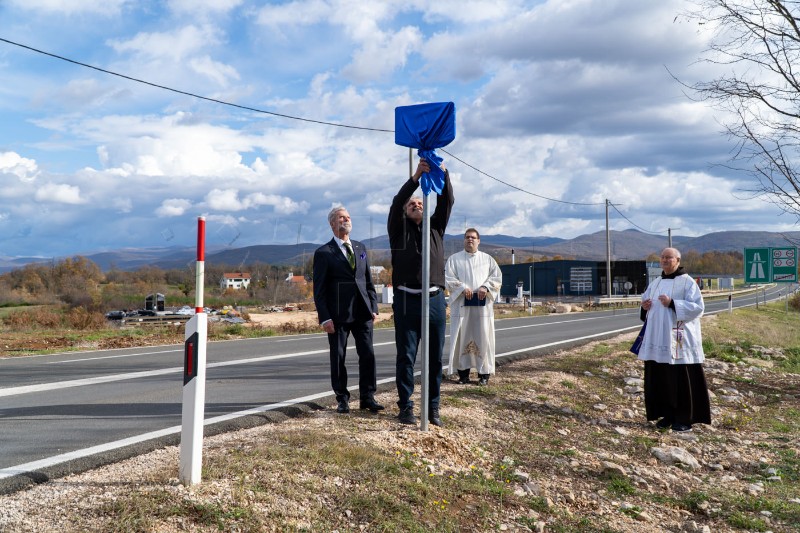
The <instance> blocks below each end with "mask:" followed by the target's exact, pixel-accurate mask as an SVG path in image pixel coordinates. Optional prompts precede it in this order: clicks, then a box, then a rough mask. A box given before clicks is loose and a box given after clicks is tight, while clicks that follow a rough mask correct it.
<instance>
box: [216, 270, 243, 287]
mask: <svg viewBox="0 0 800 533" xmlns="http://www.w3.org/2000/svg"><path fill="white" fill-rule="evenodd" d="M219 286H220V287H222V288H223V289H246V288H247V287H249V286H250V274H249V273H248V272H225V273H224V274H222V280H221V281H220V282H219Z"/></svg>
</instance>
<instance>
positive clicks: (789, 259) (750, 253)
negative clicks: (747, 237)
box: [744, 246, 797, 283]
mask: <svg viewBox="0 0 800 533" xmlns="http://www.w3.org/2000/svg"><path fill="white" fill-rule="evenodd" d="M796 281H797V248H796V247H793V246H785V247H782V248H745V249H744V282H745V283H795V282H796Z"/></svg>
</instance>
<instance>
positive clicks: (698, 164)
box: [0, 0, 792, 256]
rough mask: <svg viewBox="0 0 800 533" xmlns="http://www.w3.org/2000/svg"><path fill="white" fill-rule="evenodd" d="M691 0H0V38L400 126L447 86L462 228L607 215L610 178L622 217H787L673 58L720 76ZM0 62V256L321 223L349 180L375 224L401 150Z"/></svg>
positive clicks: (561, 222)
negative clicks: (689, 19)
mask: <svg viewBox="0 0 800 533" xmlns="http://www.w3.org/2000/svg"><path fill="white" fill-rule="evenodd" d="M689 7H690V4H689V3H688V2H685V1H683V0H665V1H663V2H641V1H638V0H571V1H569V2H566V1H563V0H539V1H524V0H508V1H500V2H497V1H494V2H489V1H480V0H472V1H470V0H467V1H455V0H442V1H438V2H434V1H433V0H409V1H403V2H401V1H399V0H387V1H381V2H378V1H375V2H356V1H354V0H307V1H303V0H297V1H293V2H271V3H267V4H265V3H263V2H256V1H248V0H205V1H202V2H189V1H188V0H172V1H170V2H164V3H155V4H153V3H145V4H142V3H138V2H129V1H124V0H117V1H105V2H94V1H91V2H78V3H76V2H58V1H55V0H49V1H45V0H36V1H33V0H32V1H30V2H24V3H23V2H18V1H11V2H6V3H0V17H2V20H4V25H3V28H2V29H0V37H3V38H7V39H10V40H13V41H17V42H20V43H23V44H26V45H29V46H33V47H36V48H41V49H43V50H47V51H51V52H53V53H56V54H59V55H63V56H65V57H69V58H73V59H75V60H78V61H82V62H85V63H89V64H92V65H95V66H98V67H100V68H104V69H107V70H112V71H115V72H119V73H122V74H125V75H126V76H130V77H132V78H137V79H141V80H146V81H148V82H151V83H154V84H158V85H163V86H168V87H172V88H174V89H177V90H179V91H183V92H184V93H194V94H198V95H202V96H205V97H208V98H213V99H217V100H222V101H226V102H230V103H233V104H236V105H239V106H244V107H247V108H255V109H259V110H265V111H269V112H272V113H277V114H279V115H291V116H296V117H304V118H308V119H313V120H317V121H324V122H333V123H339V124H346V125H353V126H361V127H368V128H376V129H388V130H391V129H393V127H394V124H393V123H394V108H395V107H396V106H398V105H408V104H413V103H421V102H431V101H453V102H455V104H456V108H457V137H456V140H455V141H454V142H453V143H452V144H451V145H450V146H448V147H446V148H445V150H447V151H448V152H450V153H452V154H453V155H455V156H456V157H457V158H459V159H461V160H463V161H464V162H465V163H467V164H465V163H462V162H460V161H459V160H458V159H455V158H452V157H449V156H447V155H446V154H440V155H443V156H444V158H445V163H446V165H447V166H448V168H449V169H450V171H451V176H452V178H453V182H454V185H455V196H456V205H455V208H454V213H453V218H452V222H451V226H450V228H451V232H454V233H455V232H458V231H461V230H462V229H463V228H464V227H466V226H475V227H478V228H479V229H480V230H481V232H482V233H487V234H491V233H506V234H511V235H517V236H523V235H530V236H533V235H549V236H556V237H574V236H577V235H579V234H581V233H586V232H594V231H600V230H601V229H603V228H604V224H605V200H606V199H609V200H610V201H611V202H613V203H614V204H615V205H616V206H617V209H618V210H619V212H620V213H622V215H620V214H618V213H617V212H616V211H614V210H612V212H611V213H610V215H611V221H612V226H613V228H614V229H628V228H631V227H639V228H642V229H645V230H648V231H653V232H662V231H665V230H666V228H680V229H679V230H678V231H677V233H678V234H688V235H699V234H703V233H707V232H711V231H719V230H722V229H758V230H772V231H775V230H781V229H788V228H789V227H791V226H792V224H791V222H792V221H790V220H788V219H778V218H777V217H776V215H777V212H776V210H775V209H774V207H773V206H771V205H770V204H767V203H765V202H762V201H759V200H753V199H747V195H746V194H743V193H742V192H741V191H742V189H747V188H748V186H749V180H748V178H747V177H746V176H743V175H741V174H737V173H734V172H732V171H729V170H726V169H725V167H724V166H722V165H721V163H724V162H725V161H726V160H727V159H728V158H729V157H730V155H731V152H730V150H731V146H730V144H729V143H728V140H727V139H726V138H725V137H724V136H723V135H721V133H720V126H719V122H718V120H717V119H718V117H717V116H716V115H715V113H714V112H712V110H710V109H708V108H707V107H706V106H704V105H703V104H701V103H697V102H692V101H690V100H689V99H688V98H686V96H685V95H684V94H683V89H682V87H681V86H680V84H679V83H678V82H676V81H675V80H674V79H673V77H672V74H675V75H676V76H678V77H679V78H681V79H682V80H685V81H692V80H694V79H702V78H703V77H704V76H709V75H710V73H709V71H708V68H707V67H704V68H700V67H699V66H698V65H696V63H695V60H696V59H697V57H699V55H700V54H701V53H702V51H703V50H704V48H705V46H706V44H707V39H708V35H707V33H706V32H705V30H704V29H703V28H698V27H697V26H693V25H690V24H688V23H686V22H681V20H682V19H680V18H678V19H676V15H678V14H679V13H680V12H681V11H683V10H685V9H688V8H689ZM65 19H66V20H68V21H69V22H70V23H69V24H65V23H64V20H65ZM0 75H2V76H3V79H4V80H6V83H4V86H3V87H0V96H2V98H0V179H1V180H2V183H3V187H2V188H0V213H2V214H4V216H3V217H2V218H0V225H2V227H3V228H4V231H3V235H4V237H3V238H2V239H0V255H5V256H8V255H47V256H52V255H66V254H72V253H88V252H90V251H95V250H100V249H110V248H117V247H123V246H160V245H164V246H166V245H174V244H182V245H191V244H192V243H193V242H194V234H193V232H194V227H195V225H194V220H195V219H196V217H197V216H206V217H207V220H208V221H209V224H219V225H220V227H221V228H224V230H220V231H219V232H214V231H212V230H210V231H209V238H210V239H214V238H217V239H219V241H220V242H219V243H217V244H226V245H227V244H228V243H229V242H232V241H233V240H234V239H235V243H236V246H243V245H251V244H277V243H294V242H297V241H310V242H323V241H324V240H327V239H328V234H329V231H330V230H329V228H328V225H327V222H326V220H325V216H326V214H327V211H328V209H329V208H330V207H331V205H334V204H338V203H341V204H344V205H346V206H347V207H348V209H349V210H350V212H351V214H352V215H353V219H354V235H355V237H356V238H365V237H370V236H378V235H381V234H384V233H385V224H386V211H387V209H388V206H389V205H390V203H391V200H392V197H393V195H394V194H395V192H396V191H397V189H398V188H399V187H400V185H401V184H402V182H403V180H404V179H405V178H406V177H407V175H408V173H409V164H408V150H407V149H406V148H403V147H399V146H397V145H395V144H394V135H393V134H392V133H391V132H388V133H387V132H381V131H369V130H362V129H354V128H337V127H334V126H330V125H324V124H319V123H313V122H304V121H298V120H292V119H290V118H286V117H285V116H284V117H281V116H275V115H271V114H265V113H259V112H257V111H253V110H247V109H243V108H237V107H234V106H227V105H224V104H221V103H215V102H212V101H209V100H204V99H198V98H193V97H192V96H190V95H188V94H180V93H176V92H172V91H168V90H164V89H163V88H158V87H154V86H152V85H145V84H141V83H136V82H135V81H131V80H128V79H123V78H119V77H116V76H111V75H108V74H104V73H101V72H97V71H94V70H91V69H87V68H83V67H79V66H77V65H74V64H69V63H64V62H62V61H58V60H56V59H53V58H51V57H46V56H42V55H40V54H36V53H34V52H31V51H29V50H25V49H22V48H18V47H14V46H12V45H9V44H6V43H0ZM414 164H416V158H415V163H414ZM473 167H474V168H473ZM475 168H477V169H479V170H480V171H482V172H480V171H478V170H475ZM487 174H488V176H487ZM542 197H546V198H550V199H554V200H557V201H551V200H548V199H545V198H542ZM56 206H57V208H56ZM623 215H624V216H623ZM745 215H746V216H745ZM54 227H58V228H61V229H62V230H63V229H64V228H69V231H68V232H66V233H63V231H62V234H59V233H58V232H57V231H55V230H54ZM165 235H166V236H169V237H168V238H167V237H165ZM664 235H665V239H666V234H665V233H664Z"/></svg>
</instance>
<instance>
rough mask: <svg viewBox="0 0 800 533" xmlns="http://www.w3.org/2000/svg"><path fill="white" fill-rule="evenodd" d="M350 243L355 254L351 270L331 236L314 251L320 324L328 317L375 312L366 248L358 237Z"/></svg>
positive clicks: (368, 316)
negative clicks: (353, 267) (353, 266)
mask: <svg viewBox="0 0 800 533" xmlns="http://www.w3.org/2000/svg"><path fill="white" fill-rule="evenodd" d="M350 244H351V245H352V246H353V253H354V254H355V256H356V269H355V270H353V269H352V268H350V263H348V262H347V258H346V257H345V256H344V254H343V253H342V251H341V250H340V249H339V245H338V244H337V243H336V240H335V239H331V240H330V241H329V242H328V243H327V244H323V245H322V246H320V247H319V248H317V250H316V251H315V252H314V304H316V306H317V316H318V317H319V322H320V324H321V323H323V322H325V321H326V320H329V319H332V320H333V322H334V323H335V324H343V323H346V322H355V321H357V320H359V321H366V320H372V314H373V313H376V314H377V313H378V297H377V295H376V294H375V285H373V284H372V275H371V274H370V271H369V261H368V260H367V249H366V248H365V247H364V245H363V244H361V243H360V242H358V241H354V240H351V241H350Z"/></svg>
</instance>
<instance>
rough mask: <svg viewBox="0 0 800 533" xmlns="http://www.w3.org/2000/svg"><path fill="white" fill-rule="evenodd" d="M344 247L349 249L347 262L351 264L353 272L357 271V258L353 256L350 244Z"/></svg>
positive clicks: (347, 243)
mask: <svg viewBox="0 0 800 533" xmlns="http://www.w3.org/2000/svg"><path fill="white" fill-rule="evenodd" d="M344 247H345V248H346V249H347V262H348V263H350V268H352V269H353V270H355V269H356V256H355V255H353V249H352V248H351V247H350V243H349V242H346V243H344Z"/></svg>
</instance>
